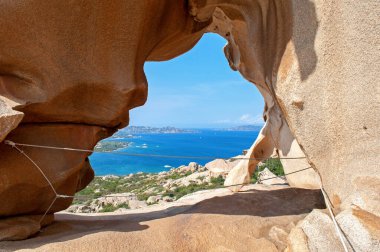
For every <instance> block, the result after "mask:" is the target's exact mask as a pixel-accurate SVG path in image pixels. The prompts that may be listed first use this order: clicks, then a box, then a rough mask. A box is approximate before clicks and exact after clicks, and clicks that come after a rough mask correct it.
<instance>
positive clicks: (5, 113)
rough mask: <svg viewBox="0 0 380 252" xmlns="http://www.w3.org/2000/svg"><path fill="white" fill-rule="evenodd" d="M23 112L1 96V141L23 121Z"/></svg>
mask: <svg viewBox="0 0 380 252" xmlns="http://www.w3.org/2000/svg"><path fill="white" fill-rule="evenodd" d="M23 116H24V115H23V113H21V112H18V111H15V110H13V109H12V108H11V107H10V106H9V105H8V104H7V103H5V102H4V101H3V100H2V99H1V96H0V142H1V141H3V140H4V138H5V137H6V136H7V135H8V133H9V132H10V131H11V130H13V129H14V128H16V127H17V125H18V124H19V123H20V122H21V120H22V117H23Z"/></svg>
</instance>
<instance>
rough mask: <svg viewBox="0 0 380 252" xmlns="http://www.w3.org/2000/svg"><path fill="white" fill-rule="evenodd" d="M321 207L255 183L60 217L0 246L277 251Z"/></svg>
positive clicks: (316, 199)
mask: <svg viewBox="0 0 380 252" xmlns="http://www.w3.org/2000/svg"><path fill="white" fill-rule="evenodd" d="M321 207H324V204H323V200H322V198H321V194H320V192H318V191H317V190H305V189H294V188H289V187H287V186H263V185H251V186H249V187H246V188H245V189H244V192H241V193H235V194H234V193H232V192H230V191H229V190H228V189H217V190H212V191H201V192H197V193H194V194H192V195H189V196H186V197H183V198H182V199H180V200H178V201H176V202H173V203H168V204H166V205H154V206H150V207H148V208H144V209H136V210H129V212H128V214H122V215H120V214H115V213H114V214H88V215H79V214H63V213H58V214H56V222H55V223H54V224H53V225H50V226H48V227H47V228H45V229H44V230H43V233H42V234H41V235H39V236H38V237H35V238H32V239H28V240H25V241H18V242H3V243H0V250H1V249H9V250H15V249H29V248H34V249H37V250H38V251H72V249H73V248H75V250H76V251H93V250H94V249H95V250H96V251H123V250H127V251H131V250H132V251H265V252H267V251H279V250H280V249H282V248H283V244H284V242H285V243H286V239H285V236H287V234H288V233H289V232H290V230H291V228H292V227H294V224H295V223H297V222H298V221H299V220H302V219H303V218H304V217H305V216H306V214H307V213H309V212H310V209H313V208H321ZM268 209H269V211H268ZM284 239H285V240H284ZM63 241H64V242H63ZM277 246H278V247H277Z"/></svg>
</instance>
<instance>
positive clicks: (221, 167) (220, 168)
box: [205, 156, 243, 177]
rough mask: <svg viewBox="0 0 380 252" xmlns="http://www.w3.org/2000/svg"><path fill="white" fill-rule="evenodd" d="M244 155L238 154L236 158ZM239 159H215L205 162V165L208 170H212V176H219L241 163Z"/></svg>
mask: <svg viewBox="0 0 380 252" xmlns="http://www.w3.org/2000/svg"><path fill="white" fill-rule="evenodd" d="M239 157H243V156H237V157H235V158H239ZM239 161H240V160H239V159H234V158H232V159H227V160H226V159H215V160H212V161H210V162H208V163H207V164H205V167H206V169H207V170H209V171H210V172H211V175H212V176H216V177H217V176H219V175H226V174H228V173H229V172H230V170H231V169H232V168H234V166H235V165H237V164H238V163H239Z"/></svg>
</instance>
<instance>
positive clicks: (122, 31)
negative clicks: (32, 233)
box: [0, 0, 380, 251]
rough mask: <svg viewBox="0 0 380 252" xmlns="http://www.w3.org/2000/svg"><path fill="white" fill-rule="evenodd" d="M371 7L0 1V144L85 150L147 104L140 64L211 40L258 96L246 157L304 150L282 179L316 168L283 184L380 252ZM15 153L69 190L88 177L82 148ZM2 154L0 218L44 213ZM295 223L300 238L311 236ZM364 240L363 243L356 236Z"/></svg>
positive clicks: (294, 2) (12, 158) (21, 165)
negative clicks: (259, 119)
mask: <svg viewBox="0 0 380 252" xmlns="http://www.w3.org/2000/svg"><path fill="white" fill-rule="evenodd" d="M379 8H380V3H379V1H377V0H368V1H353V0H351V1H345V2H344V3H343V2H342V1H339V0H332V1H323V0H314V1H311V0H278V1H277V0H254V1H248V0H246V1H245V0H241V1H238V0H236V1H229V0H189V1H170V0H166V1H123V2H118V1H115V2H112V3H110V2H109V1H98V2H96V3H94V2H92V1H81V2H77V1H73V2H66V1H42V0H34V1H24V2H20V3H17V4H16V3H14V2H10V1H0V35H1V36H0V98H1V100H2V102H1V103H0V108H1V110H0V111H1V113H2V114H1V116H0V139H4V138H8V139H11V140H15V141H20V142H24V143H39V144H45V145H57V146H65V147H77V148H92V147H93V146H94V145H95V143H96V142H97V141H99V140H100V139H102V138H104V137H106V136H109V135H111V134H112V133H113V132H114V131H115V130H116V129H118V128H121V127H123V126H125V125H127V124H128V111H129V110H130V109H131V108H133V107H135V106H139V105H142V104H143V103H144V101H145V99H146V95H147V84H146V78H145V76H144V72H143V64H144V62H145V61H149V60H153V61H159V60H168V59H171V58H173V57H175V56H177V55H180V54H181V53H184V52H185V51H187V50H190V49H191V47H192V46H193V45H194V44H195V43H196V42H197V41H198V40H199V39H200V37H201V36H202V34H203V33H204V32H215V33H218V34H220V35H221V36H223V37H224V38H226V40H227V41H228V44H227V45H226V47H225V49H224V51H225V54H226V57H227V59H228V61H229V63H230V66H231V68H232V69H233V70H237V71H239V72H240V73H241V74H242V75H243V76H244V77H245V78H246V79H247V80H249V81H251V82H252V83H254V84H255V85H256V86H257V88H258V89H259V90H260V92H261V94H262V95H263V97H264V99H265V109H264V115H263V116H264V119H265V121H266V123H265V125H264V127H263V129H262V130H261V133H260V135H259V137H258V139H257V140H256V142H255V143H254V145H253V146H252V147H251V149H250V150H249V152H248V153H247V156H248V157H252V158H256V159H259V160H260V159H265V158H267V157H269V156H271V155H272V154H273V153H277V154H278V155H280V156H283V157H293V156H305V157H306V158H305V159H299V160H288V161H285V162H283V164H284V167H285V172H287V173H288V172H292V171H295V170H298V169H301V168H306V167H305V166H311V167H312V168H313V169H308V170H307V171H304V172H303V173H302V174H299V175H294V174H293V175H291V176H287V181H288V182H289V184H290V185H292V186H296V187H297V186H299V187H304V188H318V187H320V186H321V185H322V186H323V187H324V188H325V190H326V192H327V194H328V197H329V198H330V200H331V202H332V205H333V208H334V211H335V213H336V214H337V219H338V221H340V223H341V226H342V229H343V231H344V232H345V233H346V234H347V237H348V239H349V240H350V243H351V244H353V246H354V247H355V246H357V247H356V249H357V250H358V251H365V250H366V249H376V244H378V241H379V236H378V235H377V234H378V230H379V223H380V217H379V216H380V209H379V206H380V198H379V192H380V175H379V173H378V167H379V163H380V160H379V157H380V155H379V153H380V131H379V129H378V125H379V118H380V116H379V111H380V107H379V105H380V103H379V85H378V77H377V75H378V72H379V67H378V64H377V63H378V62H380V53H379V36H380V31H379V27H380V19H379V15H378V12H377V11H376V10H378V9H379ZM3 108H4V109H3ZM3 111H4V112H3ZM45 128H46V129H48V130H46V131H45ZM69 128H72V130H68V129H69ZM12 129H14V130H13V131H12V132H11V133H10V135H8V136H7V134H8V133H9V132H10V130H12ZM68 131H70V132H71V131H72V132H73V133H70V134H68ZM78 137H80V139H81V141H74V140H72V139H77V138H78ZM24 151H25V152H27V153H29V154H30V155H31V156H32V157H33V159H35V160H36V161H38V162H39V163H40V164H41V166H42V167H45V168H44V169H46V172H47V173H48V174H49V176H50V177H51V179H52V182H53V184H54V185H55V186H56V187H57V189H60V190H62V191H63V192H64V193H66V194H73V193H74V192H75V191H76V190H78V189H80V188H83V187H84V186H85V183H83V182H81V181H89V180H90V179H91V172H90V170H91V168H90V166H89V164H88V162H87V161H86V154H83V153H82V154H78V153H63V152H60V153H56V152H54V153H53V151H49V152H47V151H45V150H35V149H31V148H24ZM50 154H51V155H52V156H50ZM0 158H1V161H2V162H1V163H0V170H1V173H0V181H1V184H0V199H1V201H2V202H7V201H9V200H10V199H9V197H10V195H12V197H13V198H14V199H13V201H12V200H11V201H10V202H11V203H10V205H4V204H3V205H1V206H0V215H1V216H2V217H10V216H19V215H26V214H28V215H31V214H33V215H38V214H42V213H43V212H44V210H45V209H47V206H48V205H49V203H50V202H51V195H49V193H46V191H47V190H48V188H46V183H45V182H44V181H43V180H42V179H41V177H40V176H37V174H34V175H33V173H31V172H30V171H31V170H33V169H34V168H33V166H32V164H30V163H27V162H26V160H24V159H23V158H22V156H20V154H19V153H17V152H15V150H12V149H11V147H9V146H6V145H2V146H1V148H0ZM3 160H6V162H5V161H3ZM259 160H250V161H249V162H248V161H242V162H240V163H239V164H238V165H237V166H236V167H235V168H234V169H232V170H231V172H230V174H229V177H228V179H227V180H226V184H227V185H228V184H239V183H243V182H247V181H248V179H249V177H250V174H251V173H252V172H253V170H254V168H255V167H256V165H257V162H259ZM58 161H59V162H58ZM26 171H28V172H26ZM24 175H27V176H24ZM22 188H24V189H23V190H21V189H22ZM236 189H239V188H236ZM23 192H25V193H26V194H25V195H27V196H25V195H22V194H23ZM41 192H44V194H43V195H45V196H43V197H41V196H40V195H41ZM19 197H20V198H25V197H27V203H23V202H22V201H21V200H18V198H19ZM69 201H70V200H68V199H64V200H61V201H59V202H57V205H55V206H54V207H53V209H52V211H51V212H50V213H53V212H55V211H58V210H61V209H63V208H65V207H67V206H68V203H69ZM359 213H360V214H359ZM368 220H371V221H368ZM313 223H315V222H309V224H308V225H314V224H313ZM347 223H353V224H352V225H348V224H347ZM357 223H359V224H360V225H359V224H357ZM301 229H302V228H301ZM301 229H298V231H297V232H298V233H297V234H298V237H307V236H308V235H310V234H309V233H307V232H305V231H302V230H301ZM301 231H302V232H301ZM363 232H369V234H370V235H369V236H366V237H371V239H372V240H371V239H369V238H368V239H367V240H371V243H370V244H372V245H371V246H370V247H366V248H364V247H363V246H362V245H360V244H359V243H357V242H356V241H355V235H354V234H355V233H360V234H363ZM363 237H364V236H363ZM373 239H374V240H373ZM306 240H309V241H310V240H312V239H306ZM372 241H374V242H372ZM336 246H338V245H336ZM308 248H309V249H310V250H311V251H313V250H314V249H313V247H312V246H311V245H310V244H309V245H308Z"/></svg>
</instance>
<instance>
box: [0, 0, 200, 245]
mask: <svg viewBox="0 0 380 252" xmlns="http://www.w3.org/2000/svg"><path fill="white" fill-rule="evenodd" d="M206 25H207V23H199V22H196V21H194V19H193V18H192V17H191V16H190V15H189V12H188V10H187V6H186V5H185V1H170V0H169V1H111V2H110V1H96V2H94V1H43V0H35V1H18V2H13V1H5V0H4V1H2V0H0V141H2V140H4V139H8V140H12V141H15V142H19V143H27V144H38V145H48V146H58V147H69V148H79V149H90V150H91V149H92V148H93V147H94V145H95V144H96V142H98V141H99V140H101V139H103V138H105V137H108V136H110V135H112V133H113V132H115V130H116V129H118V128H121V127H124V126H126V125H127V124H128V121H129V115H128V113H129V110H130V109H131V108H134V107H136V106H140V105H142V104H144V102H145V100H146V97H147V82H146V78H145V74H144V72H143V65H144V62H145V61H147V60H167V59H170V58H173V57H175V56H177V55H179V54H182V53H183V52H185V51H187V50H189V49H190V48H192V46H193V45H194V44H195V43H196V42H197V41H198V40H199V39H200V37H201V36H202V34H203V33H202V31H201V30H202V28H204V27H206ZM13 129H14V130H13ZM11 130H13V131H12V132H11V133H10V134H9V132H10V131H11ZM22 149H23V151H24V152H25V153H26V154H27V155H28V156H30V157H31V158H32V159H33V160H34V161H35V163H36V164H37V165H38V166H40V168H41V169H42V170H43V172H44V173H45V174H46V176H47V177H48V179H49V180H50V181H51V183H52V184H53V186H54V187H55V190H56V191H57V193H58V194H63V195H73V194H74V193H75V192H76V191H78V190H81V189H83V188H84V187H85V186H86V185H87V184H88V183H89V182H90V181H91V180H92V178H93V175H94V174H93V171H92V169H91V166H90V164H89V162H88V159H87V156H88V155H89V153H85V152H68V151H59V150H46V149H40V148H31V147H22ZM0 160H1V162H0V202H7V203H6V204H1V206H0V217H1V218H3V217H8V216H9V217H10V216H19V215H35V216H36V215H42V214H44V213H45V211H46V210H47V209H48V208H49V205H50V204H51V203H52V201H53V200H54V196H55V195H54V192H53V190H52V189H51V187H50V186H49V184H48V183H47V181H46V179H44V177H43V176H42V175H41V173H39V171H38V170H37V168H36V167H35V165H34V164H33V163H32V162H31V161H30V160H28V159H27V158H26V157H25V156H23V155H22V154H20V153H19V152H18V151H17V150H15V149H14V148H12V147H10V146H8V145H5V144H4V142H3V143H0ZM71 201H72V199H70V198H64V199H57V201H56V202H55V203H54V205H53V206H52V208H51V209H50V210H49V213H54V212H57V211H60V210H62V209H65V208H67V207H68V206H69V205H70V203H71ZM8 224H9V223H8ZM0 229H1V225H0ZM30 230H36V228H32V229H30ZM37 230H38V228H37ZM0 233H1V232H0ZM29 235H30V234H29ZM0 236H1V237H0V240H1V239H3V238H4V239H6V238H7V237H6V235H5V236H3V233H1V235H0ZM15 237H20V236H17V235H16V236H15ZM22 237H24V238H25V235H22Z"/></svg>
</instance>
